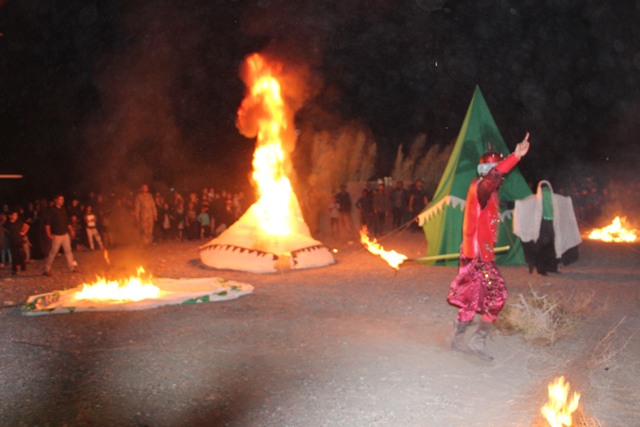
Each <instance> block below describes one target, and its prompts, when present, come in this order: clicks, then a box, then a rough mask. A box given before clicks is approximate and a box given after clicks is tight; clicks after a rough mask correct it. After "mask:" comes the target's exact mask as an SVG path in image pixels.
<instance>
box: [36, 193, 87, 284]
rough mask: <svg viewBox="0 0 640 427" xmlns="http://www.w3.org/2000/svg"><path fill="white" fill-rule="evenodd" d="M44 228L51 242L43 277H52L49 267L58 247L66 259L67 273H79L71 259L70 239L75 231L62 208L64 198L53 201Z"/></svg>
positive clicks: (61, 196) (60, 197)
mask: <svg viewBox="0 0 640 427" xmlns="http://www.w3.org/2000/svg"><path fill="white" fill-rule="evenodd" d="M44 228H45V232H46V233H47V236H48V237H49V240H51V250H50V251H49V255H48V256H47V259H46V261H45V265H44V275H45V276H51V275H52V273H51V266H52V265H53V260H54V259H55V258H56V255H57V254H58V251H59V250H60V246H62V250H63V251H64V256H65V258H66V259H67V267H68V269H69V271H70V272H71V273H79V272H80V270H79V269H78V267H76V261H75V260H74V259H73V252H72V251H71V239H72V238H74V237H75V231H74V230H73V228H72V227H71V221H70V220H69V215H68V213H67V210H66V209H65V208H64V196H63V195H62V194H60V195H58V196H56V198H55V199H53V206H51V208H50V209H49V212H48V214H47V218H46V220H45V226H44ZM70 236H71V237H70Z"/></svg>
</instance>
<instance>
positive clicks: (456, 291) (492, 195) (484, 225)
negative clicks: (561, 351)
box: [448, 132, 529, 361]
mask: <svg viewBox="0 0 640 427" xmlns="http://www.w3.org/2000/svg"><path fill="white" fill-rule="evenodd" d="M528 151H529V133H528V132H527V134H526V135H525V137H524V139H523V140H522V142H520V143H519V144H518V145H516V148H515V150H514V151H513V153H511V155H509V156H508V157H507V158H506V159H503V156H502V154H500V153H498V152H496V151H493V150H489V151H487V152H486V153H484V154H483V155H482V157H481V158H480V164H479V165H478V174H479V175H480V177H479V178H474V179H473V181H471V184H470V185H469V191H468V192H467V200H466V204H465V209H464V220H463V228H462V245H461V247H460V252H461V253H460V267H459V270H458V275H457V276H456V278H455V279H454V280H453V282H452V283H451V288H450V290H449V297H448V301H449V303H450V304H452V305H454V306H457V307H459V310H458V316H457V317H456V319H455V332H454V335H453V340H452V341H451V348H452V349H453V350H457V351H465V352H467V351H468V352H471V353H472V354H475V355H477V356H478V357H480V358H481V359H484V360H488V361H490V360H493V356H491V355H490V354H488V353H487V352H486V351H485V344H486V340H487V336H488V335H489V332H490V331H491V327H492V326H493V323H494V322H495V321H496V320H497V318H498V314H499V313H500V311H501V310H502V308H503V307H504V304H505V302H506V300H507V288H506V285H505V283H504V279H503V278H502V275H501V274H500V271H498V267H497V266H496V263H495V256H494V253H493V248H494V245H495V242H496V240H497V238H498V224H499V222H500V210H499V199H498V187H499V186H500V183H501V182H502V178H503V177H504V176H505V175H506V174H507V173H509V171H511V170H512V169H513V168H514V167H515V166H516V164H517V163H518V162H519V161H520V159H521V158H522V157H523V156H524V155H526V154H527V152H528ZM476 313H479V314H480V315H481V316H482V317H481V320H480V325H479V326H478V328H477V329H476V331H475V332H474V334H473V336H472V337H471V339H470V341H469V344H468V345H467V347H466V348H465V347H464V346H463V340H464V334H465V332H466V330H467V327H468V326H469V325H470V324H471V322H472V321H473V318H474V317H475V314H476Z"/></svg>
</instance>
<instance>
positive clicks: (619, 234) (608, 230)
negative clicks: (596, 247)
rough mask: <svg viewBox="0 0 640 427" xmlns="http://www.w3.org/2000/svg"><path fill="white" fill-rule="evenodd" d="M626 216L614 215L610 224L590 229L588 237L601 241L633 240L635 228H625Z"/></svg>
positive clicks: (634, 238)
mask: <svg viewBox="0 0 640 427" xmlns="http://www.w3.org/2000/svg"><path fill="white" fill-rule="evenodd" d="M626 221H627V218H626V217H619V216H616V217H615V218H614V220H613V222H612V223H611V224H609V225H608V226H606V227H604V228H596V229H594V230H592V231H591V233H590V234H589V238H590V239H592V240H602V241H603V242H616V243H621V242H628V243H630V242H635V241H636V238H637V237H636V230H633V229H627V228H625V224H626Z"/></svg>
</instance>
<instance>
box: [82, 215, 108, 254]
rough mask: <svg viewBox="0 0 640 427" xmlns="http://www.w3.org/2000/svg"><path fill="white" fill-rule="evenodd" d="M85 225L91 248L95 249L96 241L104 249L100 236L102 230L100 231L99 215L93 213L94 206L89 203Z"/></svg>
mask: <svg viewBox="0 0 640 427" xmlns="http://www.w3.org/2000/svg"><path fill="white" fill-rule="evenodd" d="M84 227H85V229H86V231H87V241H88V243H89V249H91V250H92V251H93V250H94V249H95V243H96V242H97V243H98V246H99V247H100V249H104V246H103V245H102V239H101V238H100V232H99V231H98V217H97V216H96V214H94V213H93V206H91V205H87V207H86V208H85V211H84ZM94 240H95V242H94Z"/></svg>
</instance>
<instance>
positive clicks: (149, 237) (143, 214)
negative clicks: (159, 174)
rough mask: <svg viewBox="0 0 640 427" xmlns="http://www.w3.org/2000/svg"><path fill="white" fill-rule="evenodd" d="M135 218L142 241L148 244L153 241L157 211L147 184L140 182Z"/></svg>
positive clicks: (145, 244)
mask: <svg viewBox="0 0 640 427" xmlns="http://www.w3.org/2000/svg"><path fill="white" fill-rule="evenodd" d="M135 218H136V223H137V224H138V227H140V231H141V233H142V243H143V244H144V246H149V245H150V244H152V243H153V226H154V224H155V223H156V221H157V220H158V211H157V210H156V202H155V200H154V198H153V196H152V195H151V193H149V186H148V185H147V184H142V185H141V186H140V192H139V193H138V194H137V195H136V200H135Z"/></svg>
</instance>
